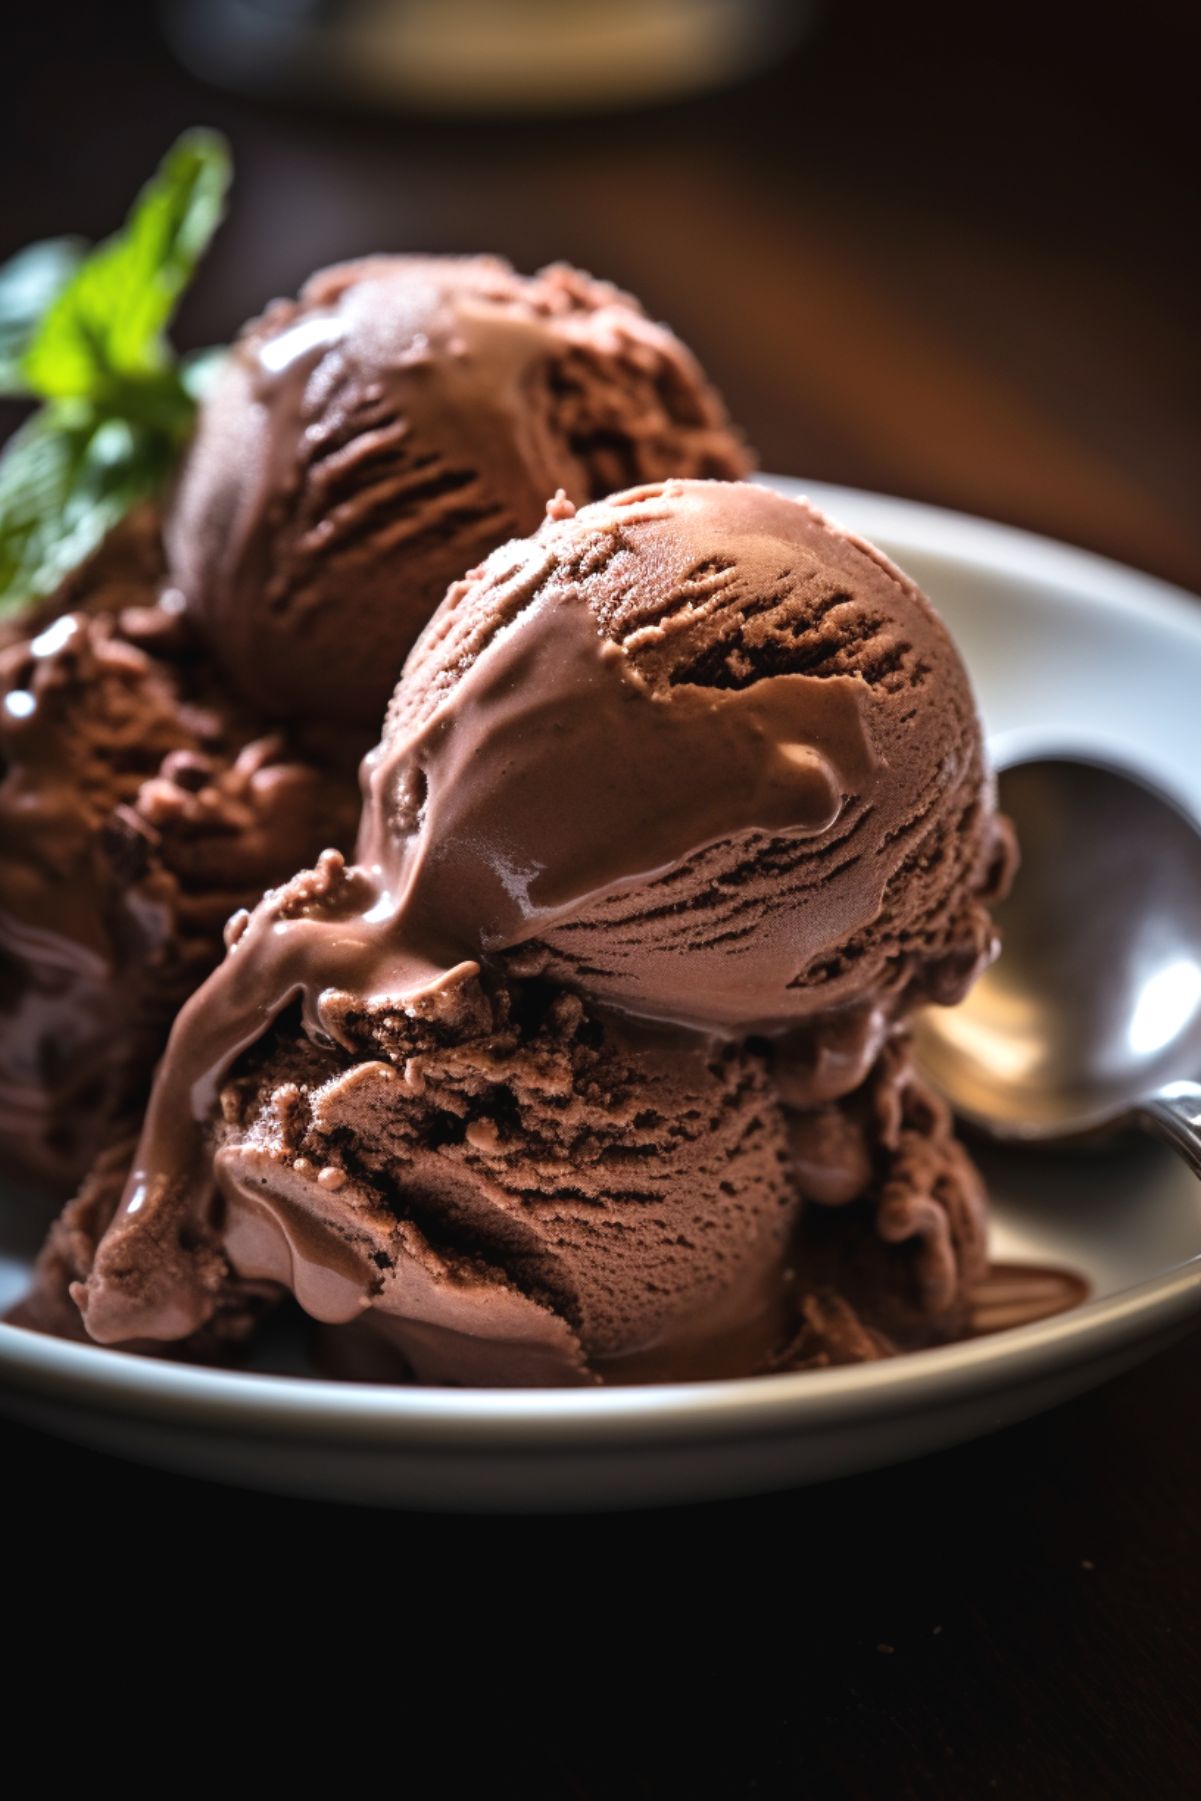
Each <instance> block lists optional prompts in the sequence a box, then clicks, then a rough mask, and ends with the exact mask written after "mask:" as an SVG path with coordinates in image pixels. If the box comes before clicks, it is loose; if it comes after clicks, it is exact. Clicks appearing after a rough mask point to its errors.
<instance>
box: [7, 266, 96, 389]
mask: <svg viewBox="0 0 1201 1801" xmlns="http://www.w3.org/2000/svg"><path fill="white" fill-rule="evenodd" d="M87 248H88V247H87V244H86V243H85V242H84V240H83V239H82V238H47V239H45V240H44V241H43V242H42V243H40V244H30V245H29V246H28V248H27V249H25V250H19V251H18V252H17V254H16V256H13V257H10V258H9V260H8V261H7V262H6V263H5V264H4V265H3V266H2V267H0V394H28V392H29V383H28V381H27V379H26V377H25V375H24V374H23V372H22V369H21V364H22V362H23V360H24V358H25V354H26V352H27V351H28V349H29V346H30V343H31V342H32V340H33V336H34V333H35V332H36V331H37V328H38V325H39V323H40V322H41V319H42V316H43V314H44V313H45V312H46V311H47V309H48V308H49V306H50V304H51V302H52V301H53V300H54V299H55V298H56V296H57V295H58V294H60V293H61V292H62V290H63V288H65V287H66V285H67V283H68V281H69V280H70V279H71V277H72V275H74V273H75V271H76V270H77V269H78V267H79V265H80V263H81V262H82V261H83V259H84V257H85V256H86V254H87Z"/></svg>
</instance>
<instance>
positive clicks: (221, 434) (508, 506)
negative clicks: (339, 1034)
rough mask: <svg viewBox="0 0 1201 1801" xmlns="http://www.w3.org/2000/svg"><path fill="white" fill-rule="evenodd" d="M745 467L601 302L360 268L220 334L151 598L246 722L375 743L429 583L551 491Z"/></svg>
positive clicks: (391, 268)
mask: <svg viewBox="0 0 1201 1801" xmlns="http://www.w3.org/2000/svg"><path fill="white" fill-rule="evenodd" d="M747 467H748V459H747V456H746V452H745V450H744V448H743V446H742V443H741V441H740V440H739V438H738V437H737V435H736V434H735V433H734V432H733V431H732V430H731V428H730V425H729V422H728V420H727V418H726V415H725V412H724V410H723V408H722V406H721V403H720V401H719V400H718V398H717V396H716V395H715V394H714V392H713V390H712V389H711V388H710V387H709V385H708V383H707V382H706V381H705V378H704V376H703V374H702V373H701V371H700V369H699V368H698V366H697V364H696V362H695V361H694V359H693V358H692V356H691V355H690V354H689V352H688V351H687V350H686V349H685V348H684V346H683V345H682V344H681V343H680V342H679V341H678V339H676V338H675V337H673V335H672V334H671V333H670V332H669V331H668V330H666V328H665V327H663V326H660V325H656V324H654V323H652V322H651V321H650V320H649V319H647V318H646V316H645V315H644V314H643V312H642V310H641V309H640V308H639V306H638V305H637V303H636V302H635V301H633V300H631V299H630V298H629V297H628V296H627V295H624V294H621V293H619V292H618V291H617V290H616V289H615V288H612V287H610V286H608V285H607V284H606V283H603V282H596V281H593V280H592V279H591V278H590V277H589V276H586V275H582V274H580V273H578V272H577V271H575V270H572V269H568V268H566V267H562V266H556V267H553V268H550V269H546V270H543V271H542V273H541V274H539V275H536V276H533V277H529V278H527V277H522V276H518V275H516V274H515V273H514V272H513V270H512V269H511V268H510V267H509V266H508V264H507V263H504V262H502V261H500V260H499V259H497V258H493V257H472V258H453V257H442V258H425V257H404V256H394V257H383V256H381V257H371V258H367V259H365V260H363V261H360V262H354V263H347V264H343V265H340V266H338V267H336V268H332V269H327V270H325V271H323V272H322V273H320V274H318V275H315V276H314V277H313V278H312V279H311V280H310V281H309V282H307V283H306V284H305V287H304V289H303V290H302V292H301V295H300V298H299V300H297V301H294V302H293V301H286V302H279V303H277V304H276V305H274V306H273V307H271V308H270V309H269V310H268V311H267V313H266V314H265V315H264V316H263V318H262V319H260V320H258V321H256V322H255V323H253V324H251V325H250V326H249V327H247V329H246V330H245V331H244V333H243V334H242V336H241V338H240V339H239V341H238V343H237V344H236V346H235V347H234V350H233V353H232V354H231V356H230V357H229V359H228V362H227V364H226V367H225V370H224V373H223V375H222V376H221V378H220V380H219V382H218V384H217V387H216V390H215V392H214V394H213V395H212V397H211V399H210V400H209V401H208V403H207V404H206V406H205V408H204V409H203V412H202V415H201V419H200V424H199V428H198V431H197V434H196V438H195V442H194V444H193V447H192V451H191V454H190V456H189V458H188V460H187V463H186V466H185V468H184V471H183V476H182V480H181V482H180V486H179V492H178V496H177V499H176V504H175V506H174V509H173V512H172V515H171V518H170V521H169V525H168V545H169V550H170V557H171V566H172V579H173V580H174V581H175V582H177V583H178V585H179V587H180V588H181V589H182V591H183V593H184V594H185V595H186V597H187V604H188V607H189V609H190V610H191V611H192V613H193V614H194V616H195V617H196V618H197V619H198V620H199V621H200V622H201V624H202V626H203V627H204V629H205V631H206V632H207V633H208V635H209V636H210V638H211V641H212V643H213V644H214V646H215V647H216V649H217V651H218V652H219V654H220V656H221V658H222V659H223V661H224V663H225V665H226V667H227V668H228V669H229V671H230V673H231V674H232V676H233V677H234V679H235V681H236V682H237V683H238V684H239V686H240V687H241V689H242V690H243V692H244V693H246V694H247V695H249V696H250V697H252V698H253V700H254V702H255V704H256V706H258V707H260V708H261V709H262V710H263V711H265V712H268V713H272V714H274V715H276V716H286V717H306V718H331V719H338V720H345V721H348V722H351V723H361V722H362V721H363V720H365V719H368V720H370V722H371V725H372V726H373V727H374V726H375V724H376V723H377V721H378V717H379V715H380V714H381V713H382V712H383V708H384V705H385V702H386V701H387V698H388V695H389V693H390V692H391V689H392V686H393V683H394V682H395V680H396V675H397V672H398V671H399V669H400V666H401V663H402V662H403V660H404V656H405V653H406V652H407V650H408V648H409V646H410V645H411V643H412V642H413V639H414V638H415V637H416V635H417V633H418V632H419V631H420V629H421V627H422V626H423V625H424V624H425V622H426V620H427V619H428V618H429V616H430V614H431V613H432V612H433V610H434V608H435V607H436V606H437V604H438V602H439V601H440V600H441V598H442V595H443V594H444V593H445V591H446V589H447V587H448V586H449V584H450V583H451V582H452V581H453V580H454V579H455V578H456V577H458V576H460V575H461V574H462V573H463V571H464V569H467V568H470V567H471V566H472V564H474V563H476V562H478V561H479V560H480V559H481V558H482V557H483V556H485V555H486V554H487V552H488V551H490V550H491V549H493V547H494V546H495V545H497V544H499V543H501V542H503V541H504V540H505V539H506V538H510V537H513V536H520V535H522V534H524V533H526V532H529V531H532V530H533V529H534V527H535V526H536V525H537V523H538V521H539V519H540V518H541V516H542V512H543V508H544V507H545V504H546V502H547V500H548V498H549V497H550V496H551V495H552V494H554V493H555V491H556V490H557V489H559V488H562V489H564V490H565V491H566V493H567V494H568V495H569V496H570V497H571V498H573V499H574V500H578V501H584V500H588V499H591V498H595V497H597V496H599V495H602V494H606V493H608V492H609V491H610V490H612V489H614V488H619V487H622V486H625V485H627V484H629V483H632V482H636V481H646V480H656V479H659V478H661V477H664V476H667V475H697V476H708V475H721V476H737V475H742V474H744V473H745V472H746V469H747Z"/></svg>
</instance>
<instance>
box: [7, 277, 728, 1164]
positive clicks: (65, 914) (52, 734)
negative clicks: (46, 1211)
mask: <svg viewBox="0 0 1201 1801" xmlns="http://www.w3.org/2000/svg"><path fill="white" fill-rule="evenodd" d="M747 467H748V458H747V454H746V451H745V449H744V447H743V445H742V443H741V440H740V439H739V437H738V436H737V434H736V433H735V432H734V431H733V429H732V428H731V426H730V424H729V421H728V420H727V418H726V415H725V412H724V409H723V408H722V406H721V403H720V401H719V400H718V399H717V397H716V395H715V394H714V393H713V391H712V390H711V388H710V387H709V386H708V384H707V382H706V380H705V378H704V376H703V374H702V373H701V371H700V369H699V368H698V366H697V364H696V363H695V361H694V360H693V358H692V357H691V355H690V354H689V352H688V351H687V350H686V349H685V348H684V346H683V345H682V344H681V343H680V342H679V341H678V339H676V338H675V337H673V335H672V334H671V332H669V331H668V330H667V329H666V328H665V327H663V326H660V325H656V324H654V323H652V322H651V321H650V320H649V319H647V318H646V316H645V315H644V314H643V313H642V311H641V309H640V308H639V307H638V305H637V303H636V302H635V301H633V300H631V299H629V298H628V297H627V296H625V295H622V294H620V293H619V292H618V291H617V290H616V289H615V288H612V287H610V286H608V285H607V284H605V283H603V282H598V281H594V280H593V279H592V278H591V277H590V276H586V275H582V274H580V273H578V272H577V271H575V270H571V269H567V268H565V267H556V268H553V269H548V270H545V271H543V272H542V273H541V274H540V275H536V276H532V277H523V276H519V275H516V274H515V273H514V272H513V270H512V269H510V268H509V266H508V265H507V264H506V263H503V262H501V261H499V260H498V259H496V258H490V257H469V258H453V257H444V258H440V259H429V258H421V257H404V256H394V257H383V256H380V257H373V258H370V259H367V260H364V261H360V262H356V263H348V264H345V265H343V266H341V267H338V268H334V269H328V270H325V271H323V272H322V273H320V274H317V275H315V276H314V277H313V278H312V279H311V280H310V281H309V282H308V283H307V284H306V286H305V288H304V290H303V292H302V294H301V296H300V298H299V300H297V301H279V302H277V303H276V304H275V305H274V306H272V307H271V308H270V309H269V310H268V311H267V313H266V314H265V315H264V317H263V318H262V319H259V320H256V321H254V322H252V323H251V324H250V325H248V326H247V327H246V328H245V330H244V331H243V332H242V334H241V336H240V337H239V339H238V341H237V343H236V344H235V346H234V348H233V350H232V351H231V353H230V354H229V356H228V357H227V358H226V360H225V363H224V367H223V372H222V374H221V375H220V377H219V378H218V380H217V383H216V387H215V391H214V392H213V394H212V395H211V397H210V398H209V400H208V401H207V402H206V403H205V405H204V406H203V407H202V408H201V411H200V416H199V420H198V423H197V428H196V432H195V435H194V440H193V443H192V445H191V448H190V450H189V452H188V454H187V455H186V457H185V459H184V463H183V467H182V470H181V471H180V473H179V478H178V481H177V482H176V484H175V489H174V494H173V497H172V499H171V501H170V504H169V505H168V506H167V509H166V514H165V519H164V520H163V521H162V522H161V529H160V521H159V519H158V518H157V517H156V516H154V515H149V514H148V515H146V516H143V517H141V518H139V519H138V520H136V521H132V522H130V524H129V526H128V527H126V528H122V529H121V530H119V531H118V532H117V533H115V534H114V535H113V537H112V539H111V540H110V542H109V543H108V544H107V545H106V546H105V547H104V549H103V551H102V552H101V554H100V556H99V557H98V558H97V559H96V560H95V562H94V563H93V564H92V565H89V566H88V567H87V568H85V569H84V570H81V571H80V572H78V574H77V575H76V576H75V577H74V578H72V580H71V581H70V582H68V583H67V584H66V585H65V587H64V588H63V590H62V591H61V592H60V593H59V594H58V595H57V596H55V597H54V598H53V600H52V601H50V602H49V603H48V604H47V605H46V606H44V607H43V608H42V609H41V611H40V612H39V614H38V615H37V616H36V618H35V620H34V621H33V622H32V624H31V625H30V628H29V629H28V630H27V631H23V630H21V629H19V628H16V629H14V628H9V630H8V633H7V638H6V647H5V645H0V846H2V848H0V1037H2V1048H0V1147H2V1148H3V1150H4V1152H5V1153H6V1155H7V1156H8V1157H9V1158H10V1159H11V1160H15V1161H16V1162H17V1163H19V1164H21V1165H23V1166H24V1167H25V1168H26V1169H27V1170H30V1171H32V1172H34V1173H36V1174H37V1175H39V1176H40V1177H41V1178H42V1179H43V1180H44V1181H46V1182H48V1183H49V1184H50V1185H52V1186H58V1187H60V1188H64V1189H66V1190H69V1186H70V1183H71V1181H72V1180H75V1179H78V1178H79V1176H80V1175H81V1174H82V1173H83V1172H84V1171H85V1170H86V1169H87V1167H88V1164H89V1162H90V1159H91V1157H92V1156H93V1155H94V1154H95V1152H96V1150H97V1147H98V1146H99V1145H100V1144H101V1143H102V1142H103V1140H104V1136H105V1134H106V1133H107V1132H108V1131H109V1130H110V1129H111V1127H112V1125H113V1123H114V1120H116V1119H119V1118H120V1117H121V1116H122V1114H123V1113H128V1112H130V1111H131V1110H132V1109H134V1108H136V1106H137V1105H138V1104H140V1101H141V1099H142V1098H143V1097H144V1090H145V1085H146V1082H147V1080H148V1076H149V1070H150V1068H151V1067H152V1065H153V1062H154V1060H155V1058H156V1057H157V1055H158V1054H159V1052H160V1051H161V1048H162V1043H163V1039H164V1036H165V1032H166V1026H167V1023H168V1022H169V1020H170V1017H171V1015H172V1013H173V1012H174V1010H175V1009H176V1008H177V1007H178V1005H179V1004H180V1002H181V1001H182V1000H183V999H185V998H186V997H187V995H188V993H189V992H190V991H191V989H192V988H193V987H195V985H196V983H197V982H198V981H199V980H200V978H201V977H202V976H203V975H205V974H206V973H207V971H208V969H209V968H210V967H211V966H212V964H213V963H214V962H215V961H217V959H218V957H219V955H220V952H221V928H222V925H223V923H224V920H225V918H226V917H227V916H228V914H229V912H230V911H231V910H232V909H233V908H235V907H238V906H241V905H243V904H253V902H254V901H255V900H257V899H258V898H259V896H260V895H261V893H262V891H263V889H264V887H266V886H269V885H271V884H274V883H277V882H281V881H284V880H285V879H286V878H287V877H288V876H289V875H291V874H292V873H293V872H294V870H295V869H296V868H297V867H299V866H300V865H301V864H302V863H306V862H309V861H311V860H312V859H313V858H314V857H316V855H317V853H318V852H319V851H320V850H321V849H322V848H323V846H327V845H331V844H336V845H339V846H341V847H343V848H349V845H350V843H351V842H352V841H353V833H354V817H355V811H356V805H355V790H354V780H353V769H354V767H355V765H356V764H357V762H358V759H359V758H360V757H361V756H362V754H363V752H364V751H366V750H367V749H368V747H369V746H370V745H371V743H372V742H373V741H374V739H375V738H376V736H377V735H378V731H379V722H380V719H381V718H382V715H383V710H384V706H385V704H386V702H387V699H388V696H389V694H390V693H391V690H392V687H393V685H394V683H395V680H396V675H397V672H398V670H399V669H400V666H401V663H402V661H403V659H404V655H405V653H406V652H407V650H408V649H409V647H410V645H411V643H412V641H413V639H414V638H415V637H416V635H417V633H418V632H419V631H420V629H421V627H422V626H423V625H424V624H425V623H426V621H427V619H428V618H429V615H430V614H431V613H432V611H433V610H434V607H435V606H436V605H437V604H438V602H439V601H440V600H441V599H442V596H443V594H444V593H445V591H446V589H447V587H448V586H449V584H450V582H451V581H452V580H453V579H454V578H455V577H457V576H460V575H461V574H462V573H463V571H464V570H465V569H468V568H470V567H471V566H472V565H473V564H474V563H476V562H478V561H479V560H480V559H481V558H482V557H483V556H485V555H486V554H487V553H488V552H489V551H490V550H492V549H494V548H495V546H496V545H497V544H499V543H502V542H503V541H504V540H505V539H507V538H510V537H513V536H516V535H520V534H522V533H525V532H529V531H532V530H534V528H535V527H536V526H537V524H538V522H539V520H540V519H541V517H542V513H543V510H544V507H545V503H546V497H547V495H549V494H552V493H554V492H555V490H556V489H558V488H562V489H563V490H564V491H565V492H566V493H567V494H568V495H569V496H571V498H573V499H574V500H577V501H586V500H589V499H593V498H597V497H599V496H601V495H603V494H605V493H606V492H608V491H609V490H610V489H612V488H616V487H621V486H624V485H627V484H628V483H630V482H633V481H641V480H648V479H656V478H660V477H664V476H667V475H675V474H684V475H725V476H738V475H741V474H744V473H745V471H746V469H747Z"/></svg>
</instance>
